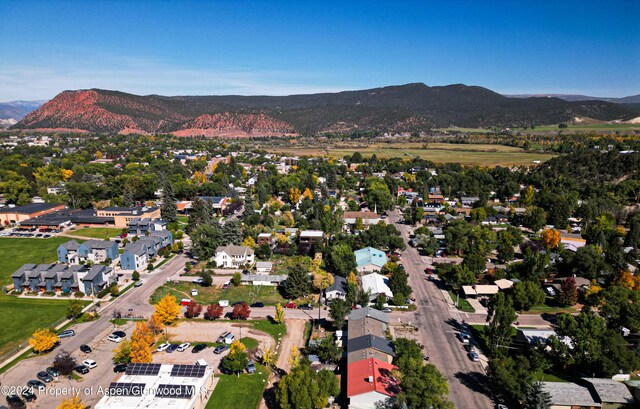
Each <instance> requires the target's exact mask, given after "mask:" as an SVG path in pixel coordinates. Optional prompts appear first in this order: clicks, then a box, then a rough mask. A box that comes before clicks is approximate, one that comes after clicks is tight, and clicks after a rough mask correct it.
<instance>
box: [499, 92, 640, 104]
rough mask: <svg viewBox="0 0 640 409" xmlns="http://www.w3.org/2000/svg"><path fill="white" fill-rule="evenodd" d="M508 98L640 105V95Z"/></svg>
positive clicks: (563, 95) (541, 95) (566, 95)
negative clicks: (556, 99) (558, 99)
mask: <svg viewBox="0 0 640 409" xmlns="http://www.w3.org/2000/svg"><path fill="white" fill-rule="evenodd" d="M505 96H506V97H509V98H560V99H562V100H565V101H606V102H613V103H616V104H640V94H638V95H630V96H628V97H622V98H613V97H590V96H588V95H574V94H516V95H505Z"/></svg>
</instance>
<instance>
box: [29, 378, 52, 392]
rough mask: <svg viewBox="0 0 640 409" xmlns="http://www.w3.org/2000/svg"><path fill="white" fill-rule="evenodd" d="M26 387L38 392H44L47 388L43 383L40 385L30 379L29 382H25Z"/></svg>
mask: <svg viewBox="0 0 640 409" xmlns="http://www.w3.org/2000/svg"><path fill="white" fill-rule="evenodd" d="M27 386H28V387H30V388H33V389H38V390H41V391H43V390H45V389H46V388H47V387H46V385H45V384H44V383H42V382H41V381H38V380H36V379H32V380H30V381H28V382H27Z"/></svg>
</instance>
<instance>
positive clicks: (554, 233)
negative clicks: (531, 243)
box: [542, 229, 560, 249]
mask: <svg viewBox="0 0 640 409" xmlns="http://www.w3.org/2000/svg"><path fill="white" fill-rule="evenodd" d="M542 242H543V243H544V245H545V247H546V248H548V249H553V248H556V247H557V246H558V244H559V243H560V232H559V231H558V230H556V229H547V230H545V231H543V232H542Z"/></svg>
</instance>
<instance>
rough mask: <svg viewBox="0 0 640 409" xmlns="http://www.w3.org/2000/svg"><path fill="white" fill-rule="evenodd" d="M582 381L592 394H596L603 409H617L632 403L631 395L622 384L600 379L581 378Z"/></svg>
mask: <svg viewBox="0 0 640 409" xmlns="http://www.w3.org/2000/svg"><path fill="white" fill-rule="evenodd" d="M582 381H583V382H584V383H585V384H586V385H587V387H588V388H589V389H590V390H591V393H592V394H593V393H595V394H596V396H597V400H598V401H599V402H600V403H601V404H602V407H603V408H605V409H618V408H622V407H627V405H630V404H633V403H634V399H633V395H631V392H630V391H629V389H628V388H627V386H626V385H625V384H624V383H622V382H618V381H614V380H613V379H602V378H582Z"/></svg>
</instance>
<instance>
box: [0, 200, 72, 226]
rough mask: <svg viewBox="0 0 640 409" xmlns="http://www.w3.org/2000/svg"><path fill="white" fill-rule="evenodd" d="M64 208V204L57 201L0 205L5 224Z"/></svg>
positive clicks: (1, 217)
mask: <svg viewBox="0 0 640 409" xmlns="http://www.w3.org/2000/svg"><path fill="white" fill-rule="evenodd" d="M63 209H64V205H63V204H57V203H31V204H28V205H24V206H13V205H9V206H5V207H0V223H2V225H3V226H8V225H9V224H15V223H20V222H24V221H27V220H29V219H33V218H34V217H38V216H43V215H46V214H49V213H53V212H56V211H58V210H63Z"/></svg>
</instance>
